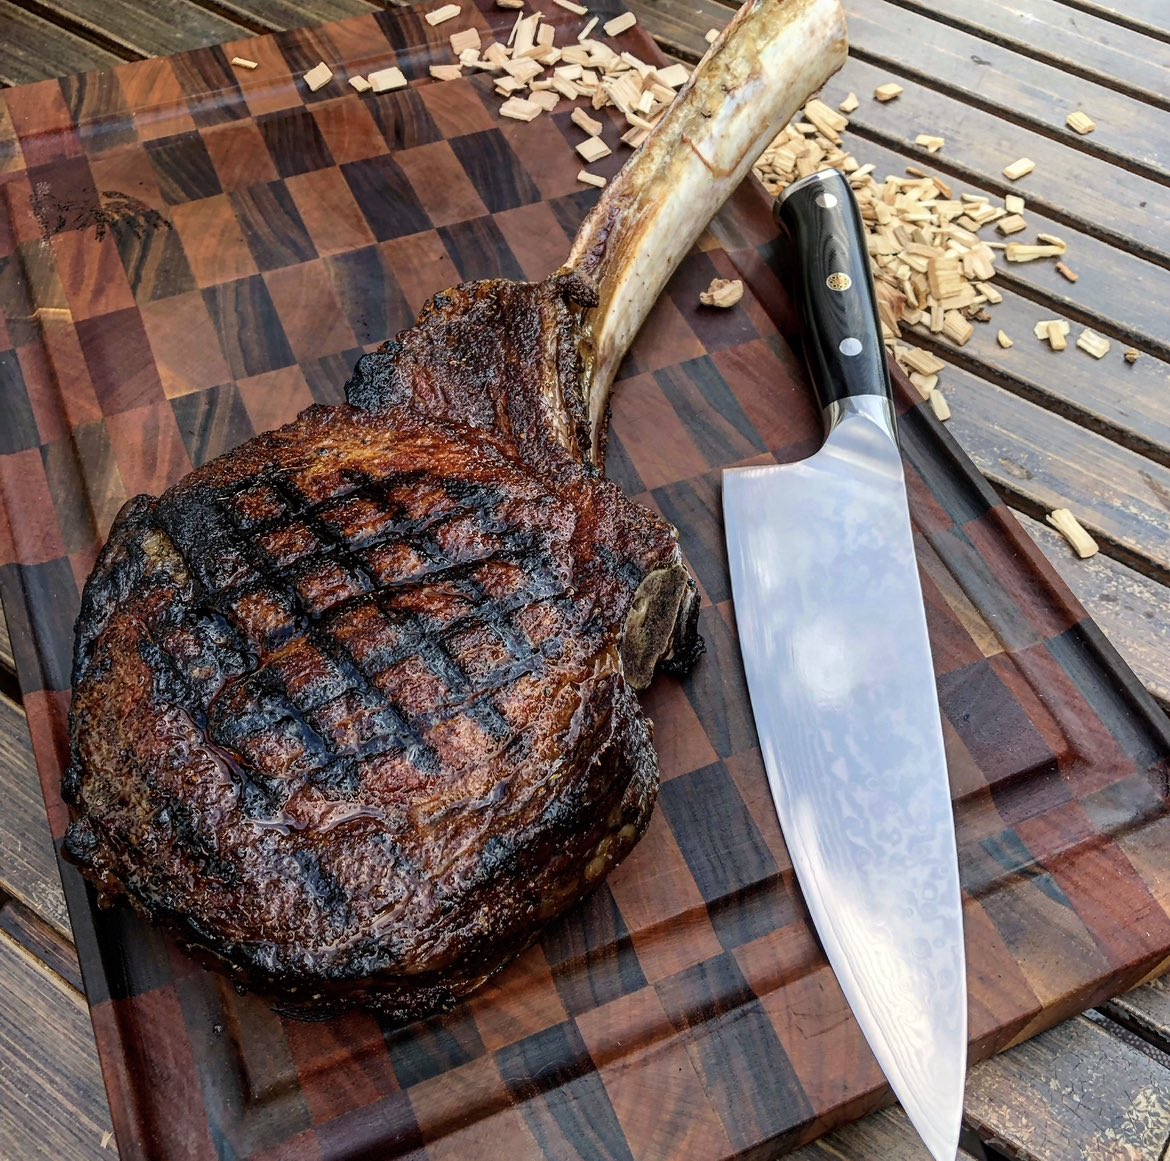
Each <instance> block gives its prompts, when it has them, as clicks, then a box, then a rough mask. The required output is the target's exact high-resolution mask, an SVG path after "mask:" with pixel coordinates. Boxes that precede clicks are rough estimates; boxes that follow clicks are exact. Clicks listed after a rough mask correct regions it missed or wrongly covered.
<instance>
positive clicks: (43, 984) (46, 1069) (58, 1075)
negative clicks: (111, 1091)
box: [0, 931, 117, 1161]
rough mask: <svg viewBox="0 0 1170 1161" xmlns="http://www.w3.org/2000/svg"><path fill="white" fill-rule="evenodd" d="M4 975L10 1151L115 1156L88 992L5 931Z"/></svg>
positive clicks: (0, 1009) (1, 999)
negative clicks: (71, 983) (79, 989)
mask: <svg viewBox="0 0 1170 1161" xmlns="http://www.w3.org/2000/svg"><path fill="white" fill-rule="evenodd" d="M0 979H3V981H4V987H3V988H0V1142H3V1149H4V1155H5V1156H7V1157H13V1158H17V1157H21V1158H36V1157H55V1158H69V1159H70V1161H73V1159H74V1158H76V1159H77V1161H84V1159H87V1158H93V1159H94V1161H110V1159H111V1158H113V1157H116V1156H117V1151H116V1149H115V1148H114V1147H113V1143H112V1141H110V1138H109V1136H107V1134H110V1133H111V1132H112V1130H111V1128H110V1114H109V1109H108V1107H107V1104H106V1093H105V1088H104V1086H103V1084H102V1078H101V1072H100V1071H99V1069H98V1062H97V1048H96V1046H95V1045H94V1039H93V1029H92V1027H91V1026H90V1022H89V1012H88V1011H87V1010H86V1006H85V999H84V997H82V996H81V995H79V994H78V993H77V992H76V991H74V990H73V989H72V988H71V987H69V986H68V985H66V984H65V983H64V982H63V981H62V980H61V979H60V978H59V977H58V976H56V975H55V974H54V973H52V972H51V971H50V970H49V969H48V968H46V967H45V966H44V965H43V964H42V963H41V962H40V961H38V960H36V959H35V958H33V957H32V956H31V955H30V954H29V953H28V951H26V950H25V949H24V948H23V947H21V946H20V944H18V943H16V942H15V941H14V940H12V939H11V938H10V937H9V936H8V935H7V933H5V932H4V931H0ZM103 1142H105V1145H104V1146H103Z"/></svg>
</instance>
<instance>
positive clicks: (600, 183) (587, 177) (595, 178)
mask: <svg viewBox="0 0 1170 1161" xmlns="http://www.w3.org/2000/svg"><path fill="white" fill-rule="evenodd" d="M577 180H578V181H579V182H583V183H584V184H585V185H594V186H596V187H597V188H598V189H604V188H605V178H604V177H602V176H601V174H600V173H590V172H589V170H587V169H583V170H581V171H580V172H579V173H578V174H577Z"/></svg>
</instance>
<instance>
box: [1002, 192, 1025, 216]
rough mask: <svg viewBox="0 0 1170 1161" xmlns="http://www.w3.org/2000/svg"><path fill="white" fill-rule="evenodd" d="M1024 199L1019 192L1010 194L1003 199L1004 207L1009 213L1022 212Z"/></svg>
mask: <svg viewBox="0 0 1170 1161" xmlns="http://www.w3.org/2000/svg"><path fill="white" fill-rule="evenodd" d="M1024 204H1025V203H1024V199H1023V198H1022V197H1020V195H1019V194H1008V195H1007V196H1006V197H1005V198H1004V199H1003V208H1004V209H1005V210H1007V212H1008V213H1009V214H1022V213H1023V212H1024Z"/></svg>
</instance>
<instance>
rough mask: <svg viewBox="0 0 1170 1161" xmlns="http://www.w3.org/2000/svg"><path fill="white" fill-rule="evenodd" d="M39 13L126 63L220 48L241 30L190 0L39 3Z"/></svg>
mask: <svg viewBox="0 0 1170 1161" xmlns="http://www.w3.org/2000/svg"><path fill="white" fill-rule="evenodd" d="M40 7H41V11H42V12H43V13H44V14H46V15H49V14H51V16H52V17H53V19H54V21H55V23H57V24H59V25H60V26H62V27H65V28H72V29H74V30H76V31H77V32H78V34H79V35H81V36H88V37H90V38H91V39H93V40H95V41H97V42H99V43H102V42H104V43H105V44H106V45H107V47H109V48H110V50H111V51H112V52H116V53H118V54H119V55H121V56H124V57H125V58H126V59H133V58H143V57H148V56H166V55H169V54H171V53H175V52H182V51H183V50H184V49H188V48H202V47H203V46H204V45H209V44H218V43H220V42H221V41H224V40H231V39H233V38H235V37H238V36H240V35H241V34H242V33H244V32H245V31H246V30H245V27H244V26H243V25H241V24H239V23H238V22H236V21H233V20H229V19H227V18H225V17H224V16H221V15H220V14H219V13H218V12H214V11H211V10H209V9H208V8H205V7H203V6H202V5H200V4H195V3H190V2H189V0H170V2H169V3H168V4H166V5H165V6H163V5H150V4H142V3H139V2H137V0H101V4H100V5H95V4H94V3H93V2H92V0H40Z"/></svg>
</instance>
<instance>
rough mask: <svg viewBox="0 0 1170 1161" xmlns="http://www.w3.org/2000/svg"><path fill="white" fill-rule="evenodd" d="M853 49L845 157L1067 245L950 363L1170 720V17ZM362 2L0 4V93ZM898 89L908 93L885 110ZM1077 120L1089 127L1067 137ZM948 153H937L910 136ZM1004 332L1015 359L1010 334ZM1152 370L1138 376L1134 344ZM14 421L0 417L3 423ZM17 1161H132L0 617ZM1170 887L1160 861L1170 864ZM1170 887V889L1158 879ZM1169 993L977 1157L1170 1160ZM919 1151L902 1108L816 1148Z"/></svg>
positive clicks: (1024, 1069) (978, 446)
mask: <svg viewBox="0 0 1170 1161" xmlns="http://www.w3.org/2000/svg"><path fill="white" fill-rule="evenodd" d="M845 4H846V9H847V11H848V15H849V20H850V30H851V41H852V47H851V55H850V59H849V62H848V65H847V66H846V68H845V69H844V70H843V72H842V73H841V74H840V75H839V76H838V77H836V78H834V80H833V81H832V82H831V83H830V85H829V86H828V88H827V90H826V99H827V100H829V101H830V103H833V104H835V103H836V102H837V101H838V100H840V98H841V97H843V96H844V95H845V93H846V92H848V91H850V90H853V91H855V92H856V93H857V94H858V95H859V96H860V97H861V98H862V100H861V104H860V107H859V108H858V110H857V111H856V113H854V114H853V115H852V117H851V126H850V130H849V132H848V134H847V141H846V147H847V148H848V149H850V150H851V151H852V152H853V154H854V155H855V156H856V157H857V158H858V160H859V161H861V162H863V163H865V162H870V161H872V162H874V163H875V164H876V166H877V170H878V173H879V175H882V174H885V173H894V174H900V173H902V172H903V171H904V168H905V166H907V165H908V164H909V165H915V166H920V167H922V168H923V169H925V170H926V171H927V172H938V173H941V174H943V175H944V176H945V177H946V178H947V180H948V181H951V182H952V184H953V185H954V187H955V189H956V196H957V193H958V191H963V192H968V191H970V192H985V193H989V194H992V195H996V196H1002V195H1003V194H1004V193H1006V192H1012V189H1013V187H1012V184H1011V183H1010V182H1008V181H1007V180H1006V179H1005V178H1004V177H1003V176H1002V169H1003V166H1004V165H1005V164H1007V163H1008V162H1010V161H1012V160H1014V159H1016V158H1017V157H1022V156H1027V157H1031V158H1032V159H1034V160H1035V161H1036V170H1035V172H1034V173H1033V174H1032V175H1030V176H1029V177H1027V178H1026V179H1024V180H1023V181H1022V182H1020V183H1019V185H1020V186H1021V187H1022V188H1021V189H1020V190H1018V191H1016V192H1021V193H1023V194H1024V195H1025V196H1026V197H1027V200H1028V210H1027V213H1026V216H1027V218H1028V221H1029V227H1030V232H1029V234H1028V235H1026V236H1025V235H1021V237H1027V238H1028V239H1029V240H1030V239H1031V238H1032V236H1033V235H1034V233H1035V232H1036V231H1046V230H1047V231H1050V232H1053V233H1057V234H1059V235H1060V236H1061V237H1062V238H1064V239H1065V240H1066V241H1067V242H1068V247H1069V248H1068V254H1067V257H1066V259H1065V261H1066V262H1067V264H1068V265H1069V266H1070V267H1071V268H1072V269H1073V270H1075V271H1076V273H1077V274H1078V276H1079V278H1078V281H1076V282H1075V283H1073V282H1069V281H1067V280H1065V279H1064V278H1062V277H1061V275H1060V274H1058V273H1057V272H1056V271H1055V270H1054V269H1053V266H1052V264H1051V263H1048V262H1037V263H1031V264H1027V265H1018V266H1008V267H1007V268H1006V269H1003V268H1001V271H1000V273H999V275H998V276H997V280H996V283H995V284H996V286H997V287H999V289H1000V290H1001V291H1002V293H1003V296H1004V301H1003V303H1002V304H1001V305H999V306H998V307H996V308H995V310H994V318H993V322H992V324H991V325H990V326H983V327H977V328H976V334H975V337H974V338H973V339H972V341H971V342H970V343H969V344H968V345H967V346H966V347H964V348H962V349H961V350H956V349H955V348H953V347H951V346H950V345H949V344H947V343H946V342H945V341H944V342H938V341H936V340H935V339H934V338H933V337H932V336H930V335H929V334H928V333H924V334H922V335H920V336H919V337H918V340H916V341H920V343H921V345H923V346H927V347H929V348H930V349H931V350H933V351H934V352H935V353H936V354H938V355H939V356H940V357H941V358H942V359H944V360H945V361H946V362H947V363H948V364H949V366H948V368H947V370H946V371H945V372H944V374H943V375H942V389H943V390H944V392H945V394H946V396H947V398H948V400H949V402H950V406H951V409H952V412H953V419H952V420H951V429H952V431H953V433H954V434H955V435H956V437H957V438H958V439H959V441H960V442H961V444H962V445H963V447H964V448H965V449H966V450H967V452H968V453H969V455H970V456H971V457H972V459H973V460H974V461H975V463H976V464H977V465H978V466H979V468H980V469H981V470H982V471H983V472H984V474H985V475H986V476H987V477H988V479H990V480H991V481H992V483H993V485H994V486H995V487H996V488H997V489H998V490H999V492H1000V493H1001V494H1002V495H1003V496H1004V497H1005V498H1006V499H1007V500H1008V502H1009V503H1010V505H1011V506H1012V507H1013V508H1014V509H1015V510H1016V512H1017V513H1018V515H1019V517H1020V520H1021V522H1022V524H1023V525H1024V527H1025V528H1026V529H1027V530H1028V532H1029V533H1030V534H1031V535H1032V536H1033V537H1034V538H1035V540H1036V541H1037V543H1038V544H1039V545H1040V547H1041V549H1042V550H1043V551H1044V553H1045V554H1046V555H1047V556H1048V557H1049V558H1050V559H1051V560H1052V562H1053V563H1054V564H1055V566H1056V568H1057V569H1058V571H1059V572H1060V573H1061V575H1062V576H1063V577H1064V578H1065V580H1066V581H1067V582H1068V584H1069V585H1070V587H1071V588H1072V589H1073V590H1074V591H1075V592H1076V593H1077V595H1078V596H1079V597H1080V598H1081V599H1082V601H1083V602H1084V603H1085V605H1086V606H1087V608H1088V609H1089V611H1090V612H1091V613H1092V615H1093V616H1094V617H1095V618H1096V620H1097V621H1098V623H1099V624H1100V625H1101V627H1102V629H1103V630H1104V631H1105V633H1106V634H1107V635H1108V637H1109V638H1110V640H1111V641H1112V642H1113V643H1114V644H1115V645H1116V646H1117V648H1118V649H1119V650H1120V652H1121V653H1122V654H1123V656H1124V657H1125V658H1126V659H1127V660H1128V661H1129V663H1130V665H1131V666H1132V667H1133V669H1134V670H1135V672H1136V673H1137V674H1138V676H1139V677H1140V679H1141V680H1142V682H1143V683H1144V684H1145V685H1146V687H1147V688H1148V689H1149V690H1150V691H1151V692H1152V693H1153V694H1154V696H1155V697H1156V698H1158V699H1159V700H1160V701H1161V702H1162V704H1163V705H1164V706H1166V705H1170V619H1168V618H1167V617H1166V616H1165V610H1166V609H1167V607H1170V605H1168V599H1167V598H1168V596H1170V594H1168V593H1167V589H1166V586H1167V584H1170V316H1168V315H1167V311H1166V305H1165V304H1166V303H1167V302H1170V230H1168V229H1167V223H1170V5H1168V4H1166V3H1165V0H1130V2H1129V3H1126V4H1124V5H1123V4H1121V3H1120V2H1115V3H1108V2H1106V0H930V2H929V3H927V2H926V0H897V2H892V0H845ZM371 7H377V6H376V5H368V4H366V3H365V2H364V0H255V2H245V0H238V2H237V0H203V2H202V3H196V2H194V0H153V3H152V4H150V5H149V6H143V5H140V4H138V3H135V2H134V0H102V3H101V4H100V5H99V4H94V3H92V2H90V0H37V3H35V4H29V5H27V6H26V5H23V4H17V3H13V2H12V0H0V83H3V84H5V85H14V84H22V83H26V82H30V81H36V80H41V79H43V78H45V77H52V76H57V75H61V74H64V73H68V72H74V71H81V70H88V69H94V68H103V67H106V66H110V65H113V64H116V63H118V62H121V61H125V60H133V59H139V58H144V57H149V56H156V55H162V54H167V53H172V52H176V51H179V50H182V49H186V48H193V47H197V46H201V45H206V44H211V43H216V42H219V41H222V40H228V39H236V38H238V37H239V36H241V35H244V34H247V33H249V32H265V31H270V30H273V29H279V28H285V27H293V26H297V25H303V24H307V23H313V22H317V21H323V20H331V19H336V18H338V17H342V16H348V15H352V14H356V13H361V12H366V11H369V10H370V8H371ZM629 7H630V9H631V10H632V11H634V12H635V13H636V14H637V15H638V17H639V19H640V20H641V22H642V23H643V24H644V25H646V26H647V27H648V28H650V29H651V30H652V31H653V33H654V35H655V37H656V38H657V39H658V40H659V42H660V43H661V44H662V45H663V47H664V48H665V49H666V50H667V51H668V52H669V53H671V54H673V55H675V56H678V57H681V58H683V59H690V60H693V59H695V58H696V57H697V56H699V55H701V53H702V51H703V49H704V48H705V42H704V39H703V36H704V33H705V32H706V30H707V29H709V28H711V27H713V26H719V25H722V24H723V23H725V22H726V20H727V19H728V17H729V15H730V11H731V10H730V9H729V8H728V7H726V6H724V5H722V4H720V3H718V2H717V0H686V2H685V3H683V2H682V0H630V3H629ZM888 80H894V81H897V82H898V83H899V84H900V85H902V86H903V89H904V92H903V94H902V95H901V97H899V98H898V99H897V100H896V101H893V102H891V103H889V104H879V103H877V102H875V101H872V100H870V99H869V95H870V93H871V92H872V90H873V88H874V86H875V85H877V84H879V83H881V82H883V81H888ZM1076 109H1082V110H1084V111H1085V112H1087V113H1088V114H1089V115H1090V116H1091V117H1092V118H1093V120H1094V121H1095V122H1096V124H1097V129H1096V131H1095V132H1094V133H1092V134H1091V135H1089V136H1087V137H1079V136H1077V135H1076V134H1074V133H1072V132H1071V131H1070V130H1069V129H1067V128H1066V127H1065V118H1066V116H1067V115H1068V113H1070V112H1072V111H1074V110H1076ZM921 133H932V134H937V135H939V136H942V137H945V139H946V145H945V147H944V149H943V151H942V152H941V153H940V154H937V155H931V154H928V153H926V152H925V151H924V150H923V149H921V148H920V147H918V146H916V145H915V144H914V139H915V137H916V136H917V135H918V134H921ZM1055 317H1061V318H1065V319H1067V320H1068V321H1069V322H1070V323H1071V324H1072V326H1073V334H1074V337H1075V334H1076V333H1077V332H1078V331H1079V329H1080V327H1081V326H1090V327H1092V328H1093V329H1094V330H1096V331H1097V332H1099V333H1100V334H1102V335H1105V336H1106V337H1107V338H1109V339H1110V340H1111V341H1112V344H1113V348H1112V350H1111V351H1110V353H1109V354H1108V355H1107V356H1106V357H1105V358H1104V359H1102V360H1101V361H1097V360H1094V359H1092V358H1090V357H1089V356H1088V355H1087V354H1084V353H1083V352H1081V351H1078V350H1076V349H1075V348H1073V347H1071V345H1070V348H1069V350H1067V351H1065V352H1063V353H1059V354H1058V353H1055V352H1052V351H1050V350H1048V349H1047V348H1046V347H1045V346H1044V345H1042V344H1041V343H1039V342H1038V341H1035V340H1034V339H1033V337H1032V334H1031V331H1032V327H1033V324H1034V323H1035V322H1036V321H1037V320H1038V319H1041V318H1055ZM1000 328H1002V329H1003V330H1005V331H1006V332H1007V333H1008V334H1009V335H1011V336H1012V337H1013V338H1014V339H1015V340H1016V342H1015V346H1014V347H1013V348H1012V349H1011V350H1010V351H1004V350H1001V349H1000V348H999V347H998V346H997V344H996V342H995V332H996V330H998V329H1000ZM1125 347H1132V348H1134V349H1136V350H1137V351H1138V352H1139V357H1138V359H1137V361H1136V362H1135V363H1134V364H1133V365H1132V366H1131V365H1128V364H1127V363H1125V362H1124V361H1123V359H1122V357H1121V352H1122V350H1123V348H1125ZM0 422H2V420H0ZM1056 507H1066V508H1070V509H1071V510H1072V511H1073V512H1075V513H1076V514H1077V516H1078V517H1079V518H1080V520H1081V522H1082V523H1083V524H1084V525H1085V526H1086V527H1087V528H1088V529H1089V531H1090V532H1091V533H1092V534H1093V535H1094V537H1096V539H1097V540H1098V542H1099V543H1100V545H1101V553H1100V554H1099V555H1098V556H1096V557H1093V558H1092V559H1091V560H1088V561H1080V560H1078V559H1077V558H1076V557H1075V556H1074V555H1073V554H1072V553H1071V551H1070V550H1069V548H1068V546H1067V545H1066V544H1065V542H1064V541H1063V540H1062V539H1061V538H1060V537H1059V536H1058V535H1057V534H1056V533H1055V532H1054V531H1053V530H1051V529H1050V528H1048V527H1047V526H1046V525H1045V524H1044V523H1042V518H1043V516H1044V514H1045V513H1046V512H1047V511H1050V510H1051V509H1053V508H1056ZM0 786H2V787H3V790H4V798H5V803H6V806H5V809H4V810H3V811H0V978H3V979H4V980H5V987H4V988H3V990H2V991H0V1156H2V1157H11V1158H14V1159H17V1158H19V1159H26V1158H27V1159H30V1161H31V1159H36V1158H69V1159H73V1158H77V1159H84V1158H90V1157H94V1158H98V1157H111V1156H114V1155H115V1152H116V1144H115V1143H114V1142H113V1141H112V1140H111V1134H110V1132H109V1129H110V1125H109V1114H108V1111H107V1109H106V1107H105V1096H104V1090H103V1086H102V1081H101V1076H100V1073H99V1071H98V1067H97V1060H96V1055H95V1050H94V1044H93V1036H92V1032H91V1030H90V1025H89V1018H88V1012H87V1008H86V1004H85V999H84V996H83V994H82V991H81V980H80V974H79V971H78V967H77V959H76V955H75V952H74V949H73V947H72V944H71V941H70V929H69V923H68V918H67V916H66V913H65V908H64V903H63V899H62V896H61V892H60V886H59V882H58V877H57V869H56V866H55V863H54V861H53V856H52V852H51V848H50V841H49V831H48V827H47V824H46V822H45V818H44V809H43V804H42V801H41V796H40V789H39V786H38V783H37V777H36V772H35V770H34V767H33V759H32V750H31V746H30V744H29V741H28V734H27V730H26V728H25V725H24V719H23V714H22V710H21V706H20V697H19V687H18V683H17V679H16V675H15V670H14V665H13V656H12V648H11V644H10V642H9V640H8V634H7V629H6V628H5V627H4V625H3V621H2V620H0ZM1167 867H1168V868H1170V854H1168V856H1167ZM1167 873H1168V874H1170V871H1168V872H1167ZM1168 1094H1170V979H1163V980H1162V981H1160V982H1154V983H1151V984H1149V985H1147V986H1146V987H1144V988H1141V989H1139V990H1137V991H1135V992H1132V993H1130V994H1128V995H1126V996H1123V997H1121V998H1119V999H1117V1000H1116V1001H1114V1002H1112V1003H1110V1004H1108V1005H1106V1006H1105V1007H1104V1008H1103V1009H1101V1010H1096V1011H1090V1012H1087V1013H1086V1014H1085V1015H1083V1016H1080V1017H1078V1018H1076V1019H1074V1020H1071V1021H1069V1022H1067V1023H1065V1024H1063V1025H1061V1026H1060V1027H1058V1028H1055V1029H1053V1030H1052V1031H1050V1032H1048V1033H1045V1034H1043V1035H1041V1036H1039V1037H1037V1038H1036V1039H1034V1040H1032V1041H1030V1042H1028V1043H1026V1044H1024V1045H1022V1046H1020V1047H1018V1048H1016V1049H1014V1050H1012V1051H1010V1052H1008V1053H1006V1054H1004V1055H1002V1056H1000V1057H997V1058H995V1059H994V1060H992V1061H989V1062H987V1063H985V1064H983V1065H980V1066H979V1067H977V1068H976V1069H974V1070H973V1071H972V1075H971V1078H970V1082H969V1090H968V1100H967V1114H968V1123H969V1125H970V1127H971V1130H972V1132H971V1136H970V1139H969V1141H968V1142H967V1144H968V1147H969V1148H970V1149H971V1150H972V1154H971V1155H972V1156H978V1155H979V1154H980V1151H981V1150H984V1146H986V1151H985V1155H986V1156H989V1157H998V1156H1000V1155H1006V1156H1010V1157H1013V1158H1022V1159H1030V1161H1066V1159H1067V1161H1081V1159H1082V1158H1103V1159H1105V1158H1115V1157H1116V1158H1128V1159H1132V1161H1141V1159H1148V1161H1155V1159H1160V1158H1164V1157H1165V1156H1166V1155H1167V1150H1168V1148H1170V1095H1168ZM797 1156H799V1157H800V1158H801V1159H802V1161H814V1159H815V1158H829V1157H838V1158H850V1159H857V1161H861V1159H863V1158H867V1159H868V1158H874V1157H883V1158H891V1159H899V1158H907V1159H909V1158H916V1157H920V1156H922V1153H921V1150H920V1148H919V1146H918V1145H917V1144H916V1141H915V1139H914V1137H913V1135H912V1134H911V1133H910V1131H909V1129H908V1128H907V1126H906V1123H905V1120H904V1118H903V1117H902V1115H901V1113H900V1112H898V1111H896V1110H895V1111H889V1112H886V1113H881V1114H878V1115H876V1116H873V1117H870V1118H869V1119H867V1120H866V1121H863V1122H860V1123H859V1124H857V1125H854V1126H851V1127H850V1128H848V1129H846V1130H843V1131H840V1132H838V1133H836V1134H835V1135H833V1136H832V1137H830V1138H828V1139H826V1140H825V1141H823V1142H820V1143H818V1144H816V1145H814V1146H811V1147H809V1148H808V1149H806V1150H804V1151H802V1152H801V1153H800V1154H798V1155H797Z"/></svg>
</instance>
